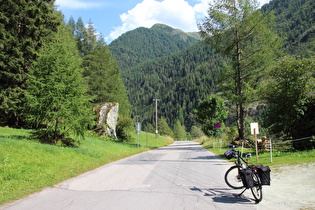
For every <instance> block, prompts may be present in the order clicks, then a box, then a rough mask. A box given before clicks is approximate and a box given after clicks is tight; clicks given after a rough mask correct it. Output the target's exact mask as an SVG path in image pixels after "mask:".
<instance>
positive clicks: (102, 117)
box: [94, 103, 119, 138]
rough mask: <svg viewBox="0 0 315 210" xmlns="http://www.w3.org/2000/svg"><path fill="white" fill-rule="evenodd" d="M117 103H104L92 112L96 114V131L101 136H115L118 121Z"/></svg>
mask: <svg viewBox="0 0 315 210" xmlns="http://www.w3.org/2000/svg"><path fill="white" fill-rule="evenodd" d="M118 109H119V103H105V104H104V105H101V106H98V107H96V108H95V109H94V110H95V111H96V112H97V113H98V120H97V126H96V129H95V130H96V131H97V133H99V134H100V135H101V136H111V137H114V138H117V136H116V125H117V120H118Z"/></svg>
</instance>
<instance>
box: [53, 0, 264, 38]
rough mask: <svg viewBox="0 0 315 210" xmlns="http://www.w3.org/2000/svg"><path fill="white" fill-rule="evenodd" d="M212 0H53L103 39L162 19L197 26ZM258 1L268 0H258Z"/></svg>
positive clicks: (189, 27)
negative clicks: (92, 26) (80, 19)
mask: <svg viewBox="0 0 315 210" xmlns="http://www.w3.org/2000/svg"><path fill="white" fill-rule="evenodd" d="M211 1H212V0H56V2H55V5H57V6H58V10H60V11H62V13H63V14H64V15H65V21H66V22H67V21H68V20H69V18H70V17H71V16H72V17H73V18H74V20H75V21H76V20H77V19H78V18H79V17H81V18H82V19H83V22H84V23H85V24H87V23H89V22H92V23H93V24H94V27H95V29H96V31H97V32H98V33H101V34H102V35H103V36H104V37H105V40H106V42H107V43H110V42H111V41H112V40H114V39H116V38H118V37H119V36H120V35H121V34H123V33H125V32H127V31H130V30H133V29H135V28H138V27H141V26H143V27H148V28H150V27H151V26H152V25H154V24H155V23H163V24H166V25H169V26H171V27H173V28H177V29H181V30H183V31H185V32H193V31H198V30H197V23H198V22H199V21H200V19H201V18H203V17H205V15H206V12H207V9H208V7H209V6H208V5H209V3H210V2H211ZM258 2H259V3H260V4H261V5H262V4H264V3H268V2H269V0H258Z"/></svg>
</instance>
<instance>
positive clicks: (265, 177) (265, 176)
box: [256, 165, 271, 185]
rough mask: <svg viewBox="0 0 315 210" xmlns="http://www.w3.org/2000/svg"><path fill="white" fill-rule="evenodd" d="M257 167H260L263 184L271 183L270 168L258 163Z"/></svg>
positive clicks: (259, 171) (259, 173)
mask: <svg viewBox="0 0 315 210" xmlns="http://www.w3.org/2000/svg"><path fill="white" fill-rule="evenodd" d="M256 168H257V169H258V176H259V178H260V181H261V184H262V185H270V172H271V170H270V168H269V167H268V166H264V165H258V166H256Z"/></svg>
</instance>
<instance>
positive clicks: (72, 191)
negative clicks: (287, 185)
mask: <svg viewBox="0 0 315 210" xmlns="http://www.w3.org/2000/svg"><path fill="white" fill-rule="evenodd" d="M230 166H231V163H230V162H228V161H226V160H224V159H222V158H220V157H218V156H216V155H214V154H212V153H210V152H209V151H207V150H206V149H204V148H203V147H202V146H200V145H199V144H198V143H195V142H189V141H181V142H175V143H174V144H172V145H170V146H167V147H163V148H160V149H156V150H152V151H148V152H144V153H141V154H138V155H135V156H132V157H129V158H126V159H122V160H120V161H116V162H113V163H110V164H107V165H105V166H102V167H100V168H98V169H96V170H93V171H90V172H87V173H85V174H82V175H80V176H78V177H75V178H73V179H69V180H66V181H64V182H62V183H60V184H58V185H56V186H54V187H53V188H47V189H45V190H43V191H41V192H39V193H35V194H33V195H31V196H29V197H28V198H26V199H23V200H19V201H16V202H14V203H12V204H10V205H7V206H3V207H0V208H1V209H8V210H14V209H16V210H50V209H51V210H56V209H58V210H62V209H65V210H72V209H73V210H80V209H87V210H94V209H106V210H116V209H117V210H122V209H132V210H155V209H156V210H161V209H162V210H169V209H170V210H177V209H179V210H182V209H187V210H192V209H198V210H199V209H234V210H236V209H242V210H244V209H245V210H246V209H259V205H261V204H255V202H254V200H253V197H252V195H251V193H250V191H249V190H247V191H246V192H245V193H244V196H243V197H242V198H239V197H238V196H237V195H238V193H240V190H232V189H230V188H229V187H228V186H227V185H226V184H225V182H224V173H225V171H226V170H227V169H228V168H229V167H230ZM263 206H264V205H263ZM264 209H265V208H264Z"/></svg>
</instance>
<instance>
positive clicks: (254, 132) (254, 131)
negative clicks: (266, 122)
mask: <svg viewBox="0 0 315 210" xmlns="http://www.w3.org/2000/svg"><path fill="white" fill-rule="evenodd" d="M250 130H251V134H252V135H254V141H255V147H256V161H257V162H258V142H257V134H259V129H258V123H251V124H250Z"/></svg>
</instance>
